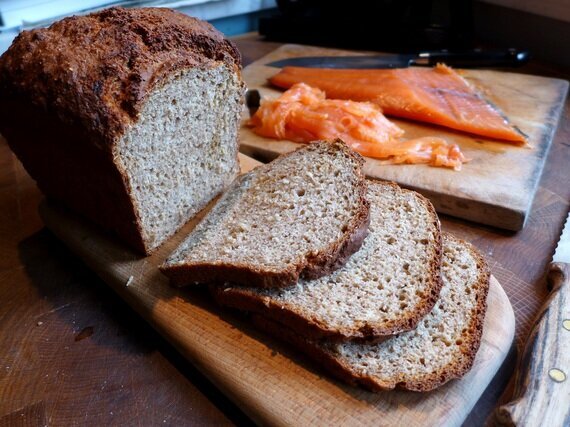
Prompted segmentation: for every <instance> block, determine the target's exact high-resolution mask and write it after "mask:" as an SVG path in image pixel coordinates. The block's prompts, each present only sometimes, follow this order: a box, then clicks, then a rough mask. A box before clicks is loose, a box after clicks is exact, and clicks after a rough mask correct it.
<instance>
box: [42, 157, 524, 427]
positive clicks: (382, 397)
mask: <svg viewBox="0 0 570 427" xmlns="http://www.w3.org/2000/svg"><path fill="white" fill-rule="evenodd" d="M241 163H242V169H244V170H248V169H251V168H253V167H254V166H255V165H256V164H257V162H255V161H254V160H252V159H248V158H246V157H245V156H242V157H241ZM204 213H205V211H203V212H202V213H201V214H200V215H198V218H196V219H194V220H193V221H191V222H190V223H188V224H187V225H186V226H185V227H184V228H183V229H182V230H181V231H180V232H179V233H177V234H176V235H175V236H174V237H173V238H172V239H170V240H169V241H168V242H166V243H165V244H164V245H163V246H162V247H161V248H160V249H159V250H158V251H157V252H156V253H154V254H153V255H152V256H150V257H146V258H145V257H141V256H139V255H136V254H134V253H133V252H131V251H130V250H129V249H127V248H126V247H124V246H123V245H122V244H120V243H119V242H118V241H116V240H115V239H114V238H112V237H110V236H107V235H105V234H103V233H102V232H100V231H99V230H98V229H97V228H95V227H94V226H92V225H91V224H90V223H88V222H86V221H84V220H83V219H80V218H79V217H77V216H75V215H74V214H72V213H70V212H69V211H67V210H65V209H63V208H61V207H58V206H55V205H51V204H48V203H46V202H43V203H42V205H41V206H40V214H41V217H42V219H43V220H44V223H45V224H46V226H47V227H48V228H49V229H50V230H51V231H52V232H53V233H54V234H55V235H56V236H58V237H59V238H60V239H61V240H62V241H63V242H65V243H66V244H67V245H68V246H69V248H70V249H71V250H72V251H73V252H75V253H76V254H77V255H78V256H79V257H80V258H81V259H82V260H83V261H84V262H85V263H86V264H87V265H88V266H89V267H90V268H92V269H93V271H95V272H96V273H97V274H98V275H99V276H100V277H101V278H102V279H103V280H104V281H105V282H107V284H109V286H111V287H112V288H113V289H114V290H115V291H116V292H117V293H118V294H119V296H121V297H122V298H123V299H125V301H127V302H128V303H129V304H130V305H131V306H132V307H133V309H135V310H136V311H137V312H138V313H139V314H140V315H141V316H142V317H143V318H144V319H145V320H146V321H148V322H149V323H150V324H151V325H152V326H153V327H154V328H155V329H156V330H157V331H158V332H159V333H161V334H162V335H163V336H164V337H165V338H167V339H168V340H169V341H170V342H171V343H172V344H173V345H174V346H175V347H176V348H177V349H178V350H179V351H180V352H181V353H182V354H183V355H184V356H185V357H186V358H187V359H188V360H189V361H190V362H191V363H192V364H194V365H195V366H196V367H197V368H198V369H200V370H201V371H202V372H203V373H204V374H205V375H206V376H207V377H208V378H209V379H210V380H211V381H212V382H214V383H215V384H216V385H217V386H218V387H219V388H220V389H221V390H222V391H223V392H224V393H226V394H227V395H228V396H229V397H230V398H231V399H232V400H234V401H235V402H236V404H238V405H239V406H240V407H241V408H242V409H243V410H244V411H245V412H246V413H247V414H248V415H249V416H250V417H251V418H252V419H253V420H254V421H256V422H257V423H259V424H263V425H276V426H279V425H335V426H341V425H355V424H359V425H374V426H381V425H406V426H410V427H412V426H416V425H440V426H444V425H445V426H454V425H460V424H461V423H462V421H463V420H464V419H465V417H466V416H467V414H468V413H469V412H470V410H471V408H472V407H473V405H474V404H475V403H476V401H477V400H478V398H479V396H480V395H481V393H482V392H483V391H484V390H485V388H486V387H487V385H488V384H489V382H490V381H491V379H492V377H493V376H494V375H495V373H496V371H497V370H498V368H499V366H500V365H501V363H502V361H503V360H504V358H505V356H506V355H507V353H508V351H509V348H510V346H511V343H512V340H513V336H514V327H515V325H514V315H513V310H512V307H511V305H510V303H509V300H508V298H507V296H506V295H505V293H504V291H503V289H502V288H501V286H500V285H499V283H498V282H497V281H496V280H495V279H493V280H492V282H491V288H490V292H489V297H488V306H489V308H488V311H487V317H486V319H485V328H484V332H483V338H482V343H481V348H480V350H479V352H478V354H477V357H476V359H475V363H474V366H473V368H472V370H471V371H470V372H469V373H468V374H467V375H466V376H465V377H464V378H462V379H461V380H457V381H452V382H450V383H448V384H446V385H445V386H443V387H441V388H440V389H438V390H436V391H434V392H431V393H426V394H420V393H412V392H389V393H388V392H386V393H370V392H367V391H363V390H360V389H357V388H353V387H349V386H345V385H343V384H341V383H339V382H337V381H335V380H332V379H331V378H329V377H328V376H327V375H326V374H324V373H323V372H321V371H320V370H319V368H318V367H316V366H315V365H314V364H311V363H307V362H305V361H304V358H303V357H302V356H301V355H299V354H297V353H295V352H293V351H290V350H289V349H288V348H287V347H286V346H285V345H282V344H280V343H279V342H277V341H276V340H274V339H272V338H270V337H268V336H265V335H263V334H261V333H258V332H256V331H255V330H254V329H253V328H252V327H251V326H250V325H249V324H248V323H247V322H246V321H244V320H243V319H242V318H241V317H239V316H238V315H235V314H234V313H228V312H224V311H222V310H221V309H220V308H219V307H217V306H216V305H214V304H213V303H212V302H211V301H210V299H209V298H208V295H207V294H206V293H205V292H203V291H201V290H199V289H197V288H194V289H188V288H187V289H182V290H180V289H174V288H172V287H170V286H169V284H168V280H167V279H166V277H165V276H163V275H162V274H161V273H160V272H159V271H158V268H157V267H158V265H160V264H161V263H162V262H163V261H164V259H165V258H166V257H167V256H168V255H169V254H170V252H172V251H173V250H174V249H175V248H176V247H177V246H178V244H179V243H180V242H181V240H182V239H183V238H184V237H185V236H186V235H187V234H188V232H190V230H191V229H192V228H193V227H194V226H195V224H196V223H197V222H198V220H199V219H200V218H201V217H203V215H204Z"/></svg>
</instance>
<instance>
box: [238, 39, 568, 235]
mask: <svg viewBox="0 0 570 427" xmlns="http://www.w3.org/2000/svg"><path fill="white" fill-rule="evenodd" d="M340 54H342V55H350V54H353V55H354V54H356V53H354V52H349V51H340V50H332V49H326V48H320V47H310V46H299V45H284V46H282V47H280V48H279V49H277V50H275V51H273V52H272V53H270V54H269V55H267V56H265V57H263V58H261V59H259V60H258V61H256V62H254V63H252V64H250V65H249V66H247V67H246V68H245V69H244V72H243V76H244V79H245V81H246V83H247V86H248V88H250V89H258V90H259V91H260V92H261V94H262V96H268V97H273V96H278V95H279V93H280V91H279V90H276V89H274V88H272V87H270V86H269V85H268V84H267V78H268V77H270V76H272V75H274V74H275V73H277V71H278V69H277V68H273V67H267V66H265V65H264V64H266V63H268V62H272V61H275V60H278V59H285V58H290V57H296V56H312V55H340ZM465 77H466V78H467V79H468V80H469V81H470V82H472V83H473V84H475V85H476V86H477V87H478V88H479V89H480V90H482V91H483V93H484V94H485V96H486V97H487V98H488V99H489V100H490V101H491V102H493V103H494V104H496V105H497V106H498V107H499V108H500V109H501V110H502V111H503V112H504V113H505V114H506V116H507V117H509V119H510V121H511V122H512V123H513V124H514V125H516V126H517V127H519V128H520V129H521V130H522V131H523V132H524V133H525V134H527V135H528V136H529V147H526V148H525V147H516V146H512V145H509V144H504V143H498V142H493V141H491V140H488V139H485V138H482V137H477V136H471V135H467V134H462V133H459V132H454V131H451V130H446V129H445V128H442V127H437V126H431V125H427V124H420V123H414V122H411V121H404V120H397V119H392V120H393V121H394V122H395V123H397V124H398V126H400V127H402V128H403V129H404V130H405V131H406V137H407V138H414V137H418V136H428V135H430V136H439V137H442V138H445V139H447V140H448V141H449V142H454V143H457V144H459V146H460V147H461V149H462V151H463V152H464V153H465V155H466V156H467V157H468V158H469V159H471V161H470V162H469V163H467V164H465V165H464V166H463V169H462V170H461V171H460V172H456V171H453V170H449V169H444V168H435V167H430V166H425V165H386V164H385V162H382V161H379V160H374V159H368V160H367V162H366V168H365V171H366V173H367V174H368V175H369V176H371V177H376V178H382V179H388V180H392V181H396V182H398V183H399V184H401V185H402V186H405V187H408V188H412V189H414V190H417V191H419V192H420V193H422V194H424V195H425V196H427V197H428V198H429V199H430V200H431V201H432V203H433V204H434V206H435V208H436V210H437V211H438V212H440V213H445V214H449V215H453V216H457V217H459V218H464V219H468V220H472V221H476V222H480V223H484V224H489V225H493V226H496V227H500V228H506V229H509V230H520V229H521V228H522V227H523V226H524V223H525V220H526V218H527V215H528V213H529V211H530V208H531V205H532V201H533V198H534V194H535V191H536V188H537V185H538V182H539V180H540V176H541V173H542V170H543V169H544V167H545V160H546V156H547V154H548V151H549V149H550V144H551V142H552V138H553V136H554V132H555V131H556V127H557V125H558V120H559V118H560V114H561V112H562V108H563V106H564V100H565V98H566V94H567V91H568V82H567V81H565V80H557V79H551V78H545V77H538V76H529V75H524V74H515V73H507V72H500V71H488V70H468V71H465ZM247 117H248V113H244V119H246V118H247ZM240 138H241V141H240V142H241V151H242V152H243V153H245V154H248V155H250V156H253V157H258V158H263V159H264V160H269V159H271V158H273V157H275V156H277V155H278V154H281V153H286V152H288V151H291V150H293V149H295V148H297V147H298V144H296V143H293V142H290V141H276V140H272V139H268V138H263V137H260V136H257V135H255V134H254V133H253V132H252V131H251V130H250V129H248V128H247V127H245V126H242V130H241V133H240Z"/></svg>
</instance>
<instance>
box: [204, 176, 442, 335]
mask: <svg viewBox="0 0 570 427" xmlns="http://www.w3.org/2000/svg"><path fill="white" fill-rule="evenodd" d="M367 198H368V201H369V202H370V227H369V234H368V236H367V237H366V240H365V241H364V243H363V245H362V247H361V248H360V250H359V251H358V252H356V253H355V254H354V255H353V256H352V257H351V258H350V259H349V261H348V262H347V263H346V265H345V266H344V267H342V268H340V269H338V270H336V271H335V272H333V273H332V274H330V275H328V276H325V277H321V278H320V279H316V280H300V281H299V282H298V283H297V284H296V285H295V286H292V287H289V288H286V289H253V288H251V287H247V286H238V285H236V284H235V283H227V284H225V285H222V286H211V291H212V293H213V294H214V297H215V298H216V300H217V301H218V302H219V303H220V304H222V305H226V306H230V307H234V308H238V309H241V310H245V311H249V312H255V313H259V314H262V315H263V316H265V317H268V318H271V319H275V320H277V321H279V322H280V323H282V324H285V325H287V326H288V327H289V328H291V329H293V330H294V331H295V333H297V334H299V335H302V336H304V337H310V338H313V339H320V338H324V337H326V338H328V339H329V340H333V339H334V340H339V341H343V340H351V339H352V340H354V339H365V340H371V339H374V340H381V339H385V338H386V337H389V336H391V335H394V334H398V333H400V332H403V331H408V330H410V329H412V328H415V327H416V325H417V324H418V322H420V321H421V319H422V318H423V317H424V316H425V315H426V314H427V313H429V312H430V311H431V309H432V308H433V306H434V304H435V303H436V301H437V299H438V296H439V291H440V288H441V279H440V263H441V233H440V225H439V220H438V218H437V214H436V213H435V210H434V208H433V206H432V204H431V203H430V202H429V200H427V199H426V198H425V197H423V196H421V195H419V194H418V193H416V192H414V191H409V190H404V189H402V188H400V187H399V186H398V185H396V184H394V183H389V182H382V181H377V182H374V181H371V182H369V184H368V193H367Z"/></svg>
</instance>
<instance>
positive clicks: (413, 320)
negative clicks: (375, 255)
mask: <svg viewBox="0 0 570 427" xmlns="http://www.w3.org/2000/svg"><path fill="white" fill-rule="evenodd" d="M376 181H377V182H379V183H382V184H383V185H390V186H392V187H395V188H397V189H398V190H399V191H401V192H404V193H414V194H415V195H416V196H417V197H418V198H419V199H420V200H421V201H422V202H423V203H424V205H425V207H426V209H427V210H428V211H429V214H430V217H431V218H432V221H433V222H432V226H433V228H434V230H435V236H434V237H435V245H434V255H433V257H432V260H431V263H430V265H429V266H428V268H429V271H430V275H431V277H432V286H431V288H430V289H429V291H427V292H426V298H425V299H424V300H423V301H422V303H421V304H420V305H418V306H417V307H416V308H415V309H414V310H410V312H409V315H408V316H407V317H400V318H397V319H393V320H392V321H390V322H385V321H384V322H377V323H374V322H363V323H362V324H360V325H358V326H356V327H352V328H337V327H334V326H331V325H328V324H326V323H325V322H323V321H321V320H319V319H317V318H315V317H313V316H307V314H306V313H305V311H304V310H303V309H302V308H300V309H298V310H297V309H296V308H292V307H287V306H283V305H281V304H280V303H279V302H278V301H274V300H272V299H271V298H270V297H267V296H260V295H258V294H256V293H255V290H249V289H243V288H242V289H239V288H233V287H232V285H231V284H228V285H224V286H211V289H210V290H211V293H212V294H213V296H214V298H215V299H216V301H217V302H218V303H219V304H221V305H224V306H228V307H233V308H237V309H240V310H244V311H250V312H254V313H259V314H261V315H263V316H265V317H268V318H270V319H274V320H276V321H278V322H280V323H282V324H284V325H286V326H288V327H289V328H291V329H293V330H294V331H295V332H297V333H298V334H301V335H302V336H305V337H308V338H311V339H315V340H318V339H323V338H326V339H329V340H335V341H347V340H362V341H373V342H380V341H383V340H385V339H387V338H389V337H390V336H392V335H395V334H398V333H401V332H405V331H409V330H411V329H413V328H415V327H416V325H417V324H418V322H419V321H420V320H421V319H422V318H423V317H424V316H425V315H426V314H428V313H429V312H430V311H431V309H432V308H433V306H434V305H435V303H436V302H437V300H438V298H439V292H440V290H441V287H442V284H443V282H442V280H441V275H440V268H441V257H442V239H441V230H440V223H439V219H438V217H437V214H436V212H435V209H434V207H433V205H432V204H431V202H430V201H429V200H428V199H426V198H425V197H423V196H422V195H420V194H418V193H415V192H412V191H410V190H406V189H402V188H400V187H399V186H398V185H397V184H395V183H393V182H385V181H380V180H376Z"/></svg>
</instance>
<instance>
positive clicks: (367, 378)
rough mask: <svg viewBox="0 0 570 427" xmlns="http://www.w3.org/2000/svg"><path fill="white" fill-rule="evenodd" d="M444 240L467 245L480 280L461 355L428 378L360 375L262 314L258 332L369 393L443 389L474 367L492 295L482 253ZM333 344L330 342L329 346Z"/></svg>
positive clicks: (323, 343) (257, 319) (257, 321)
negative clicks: (488, 297) (398, 378)
mask: <svg viewBox="0 0 570 427" xmlns="http://www.w3.org/2000/svg"><path fill="white" fill-rule="evenodd" d="M445 238H446V239H449V240H451V241H454V242H456V243H460V244H462V245H465V246H466V247H467V248H468V250H469V252H470V253H471V255H472V256H473V258H474V259H475V260H476V263H477V269H478V273H479V274H478V278H477V281H476V290H477V297H476V304H475V315H474V316H472V317H471V319H470V322H469V326H468V330H469V334H468V339H465V340H464V341H463V343H462V344H461V346H460V353H461V354H460V355H458V357H456V358H455V360H453V361H452V362H451V363H450V364H448V365H446V366H444V367H442V368H441V369H439V370H437V371H435V372H432V373H430V374H427V375H422V376H418V377H416V378H412V379H408V380H406V381H396V380H394V381H390V382H387V381H386V382H385V381H380V380H379V379H378V378H375V377H373V376H371V375H366V374H365V373H362V372H357V371H356V370H354V369H353V368H352V367H351V366H350V365H349V364H346V363H343V362H342V361H340V360H339V359H337V358H335V357H334V355H333V354H332V353H330V352H328V351H326V350H325V349H324V348H323V347H326V345H327V341H321V344H320V345H315V342H314V341H313V342H311V341H309V340H308V339H307V338H305V337H303V336H301V335H299V334H298V333H296V332H295V331H293V330H292V329H290V328H288V327H287V326H286V325H284V324H282V323H280V322H278V321H276V320H275V319H269V318H266V317H264V316H262V315H259V314H254V315H252V321H253V323H254V324H255V325H256V327H258V328H259V329H261V330H263V331H265V332H267V333H269V334H271V335H273V336H276V337H279V338H281V339H283V340H284V341H287V342H289V343H290V344H292V345H293V346H294V347H296V348H297V349H298V350H300V351H302V352H304V353H306V354H307V355H308V356H309V357H310V358H312V359H313V360H315V361H316V362H317V363H318V364H319V366H323V367H324V368H325V369H326V370H328V371H329V372H330V373H331V374H333V375H334V376H335V377H337V378H338V379H340V380H342V381H344V382H346V383H348V384H351V385H354V386H362V387H364V388H366V389H368V390H370V391H374V392H377V391H385V390H393V389H401V390H409V391H416V392H427V391H431V390H433V389H435V388H437V387H440V386H442V385H443V384H445V383H447V382H448V381H450V380H452V379H455V378H460V377H462V376H463V375H465V373H467V372H468V371H469V370H470V369H471V367H472V366H473V361H474V360H475V356H476V354H477V351H478V350H479V346H480V344H481V336H482V333H483V324H484V321H485V313H486V311H487V295H488V292H489V280H490V272H489V268H488V266H487V263H486V262H485V260H484V259H483V257H482V256H481V255H480V254H479V252H478V251H477V250H476V249H475V248H474V247H473V246H472V245H471V244H469V243H467V242H465V241H463V240H461V239H458V238H456V237H454V236H452V235H450V234H447V233H446V234H445ZM330 343H331V342H330V341H329V342H328V344H330Z"/></svg>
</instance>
